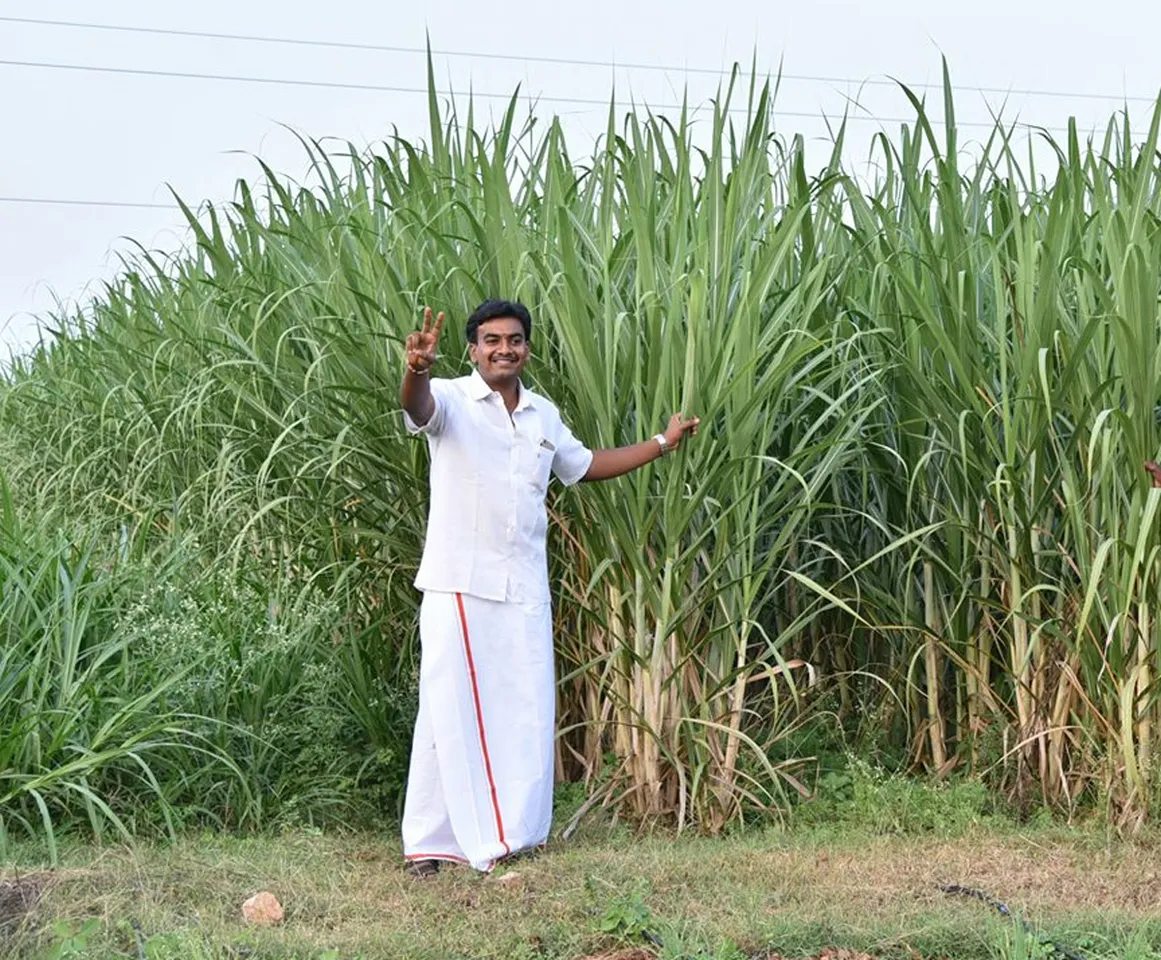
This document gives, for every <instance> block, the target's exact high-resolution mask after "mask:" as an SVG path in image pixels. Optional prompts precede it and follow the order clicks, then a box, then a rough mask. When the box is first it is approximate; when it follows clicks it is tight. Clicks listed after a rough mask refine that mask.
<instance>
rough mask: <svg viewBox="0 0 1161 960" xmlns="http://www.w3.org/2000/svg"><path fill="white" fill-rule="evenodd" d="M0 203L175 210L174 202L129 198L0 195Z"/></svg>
mask: <svg viewBox="0 0 1161 960" xmlns="http://www.w3.org/2000/svg"><path fill="white" fill-rule="evenodd" d="M0 203H29V204H51V205H53V206H66V207H132V208H136V209H139V210H176V209H177V204H176V203H134V202H132V201H129V200H72V199H68V198H65V197H0Z"/></svg>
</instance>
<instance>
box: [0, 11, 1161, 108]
mask: <svg viewBox="0 0 1161 960" xmlns="http://www.w3.org/2000/svg"><path fill="white" fill-rule="evenodd" d="M0 22H4V23H23V24H28V25H35V26H47V27H71V28H76V29H82V30H107V31H113V32H117V33H141V34H151V35H154V36H170V37H190V38H195V39H202V40H236V41H241V42H245V43H268V44H283V45H289V46H303V47H327V48H330V49H335V50H368V51H375V52H378V53H407V54H426V53H427V50H426V49H425V48H423V47H407V46H390V45H386V44H378V43H355V42H349V41H339V40H308V39H305V38H299V37H270V36H263V35H258V34H242V33H218V32H213V31H209V30H177V29H172V28H165V27H135V26H127V25H123V24H110V23H87V22H83V21H76V20H45V19H40V18H37V17H2V16H0ZM431 52H432V53H433V54H438V55H439V56H444V57H464V58H469V59H477V60H507V61H513V60H515V61H521V62H525V63H549V64H559V65H564V66H577V67H611V68H614V69H617V68H620V69H625V70H654V71H660V72H665V73H696V74H707V75H710V76H719V77H720V76H727V75H729V73H730V72H731V71H729V70H723V69H721V68H716V67H690V66H678V65H675V64H659V63H633V62H624V63H615V62H612V61H608V60H588V59H581V58H573V57H545V56H530V55H527V54H508V53H491V52H487V51H473V50H432V51H431ZM778 77H779V78H780V79H781V80H792V81H795V82H805V83H840V84H854V85H856V86H860V85H863V86H888V87H896V86H898V85H899V82H898V81H896V80H893V79H886V78H873V77H870V78H866V79H863V80H855V79H853V78H851V77H830V76H820V75H811V74H794V73H782V74H778ZM906 86H908V87H910V88H912V89H915V90H942V89H943V85H942V84H938V83H909V84H906ZM959 89H966V90H972V91H974V92H977V93H989V94H997V95H1000V96H1034V97H1066V98H1074V99H1078V100H1106V101H1107V100H1121V101H1126V102H1128V101H1132V102H1138V103H1155V102H1157V97H1142V96H1128V95H1124V94H1117V95H1112V94H1102V93H1085V92H1080V91H1068V90H1036V89H1015V88H1011V87H963V88H959ZM542 99H548V98H542Z"/></svg>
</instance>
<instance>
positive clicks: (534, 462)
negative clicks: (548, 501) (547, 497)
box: [528, 439, 556, 493]
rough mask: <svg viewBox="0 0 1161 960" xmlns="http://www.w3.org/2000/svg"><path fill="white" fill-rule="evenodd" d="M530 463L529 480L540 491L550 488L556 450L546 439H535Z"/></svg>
mask: <svg viewBox="0 0 1161 960" xmlns="http://www.w3.org/2000/svg"><path fill="white" fill-rule="evenodd" d="M531 453H532V455H531V457H530V458H529V464H528V482H529V483H530V484H531V485H532V486H533V487H535V488H536V489H537V490H539V491H540V492H542V493H543V492H545V491H546V490H548V480H549V477H550V476H551V474H552V459H553V457H555V456H556V450H555V449H554V448H553V447H552V446H551V444H548V442H547V441H544V440H539V439H537V440H535V441H534V442H533V445H532V451H531Z"/></svg>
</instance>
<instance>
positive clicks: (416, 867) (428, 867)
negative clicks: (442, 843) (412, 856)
mask: <svg viewBox="0 0 1161 960" xmlns="http://www.w3.org/2000/svg"><path fill="white" fill-rule="evenodd" d="M437 873H439V861H438V860H409V861H408V863H407V875H408V876H409V877H410V878H411V879H412V880H428V879H430V878H431V877H434V876H435V875H436V874H437Z"/></svg>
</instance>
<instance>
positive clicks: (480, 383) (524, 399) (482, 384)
mask: <svg viewBox="0 0 1161 960" xmlns="http://www.w3.org/2000/svg"><path fill="white" fill-rule="evenodd" d="M468 390H469V391H470V395H471V398H472V399H473V400H486V399H487V398H488V397H490V396H491V395H492V394H493V393H495V391H494V390H493V389H492V388H491V387H489V386H488V384H487V382H486V381H485V380H484V378H483V377H481V376H480V371H479V370H473V371H472V375H471V376H470V377H469V378H468ZM531 406H533V402H532V392H531V391H530V390H529V389H528V388H527V387H526V386H524V382H523V381H521V382H520V397H519V399H518V400H517V401H516V410H524V409H525V408H527V407H531ZM513 412H515V411H513Z"/></svg>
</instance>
